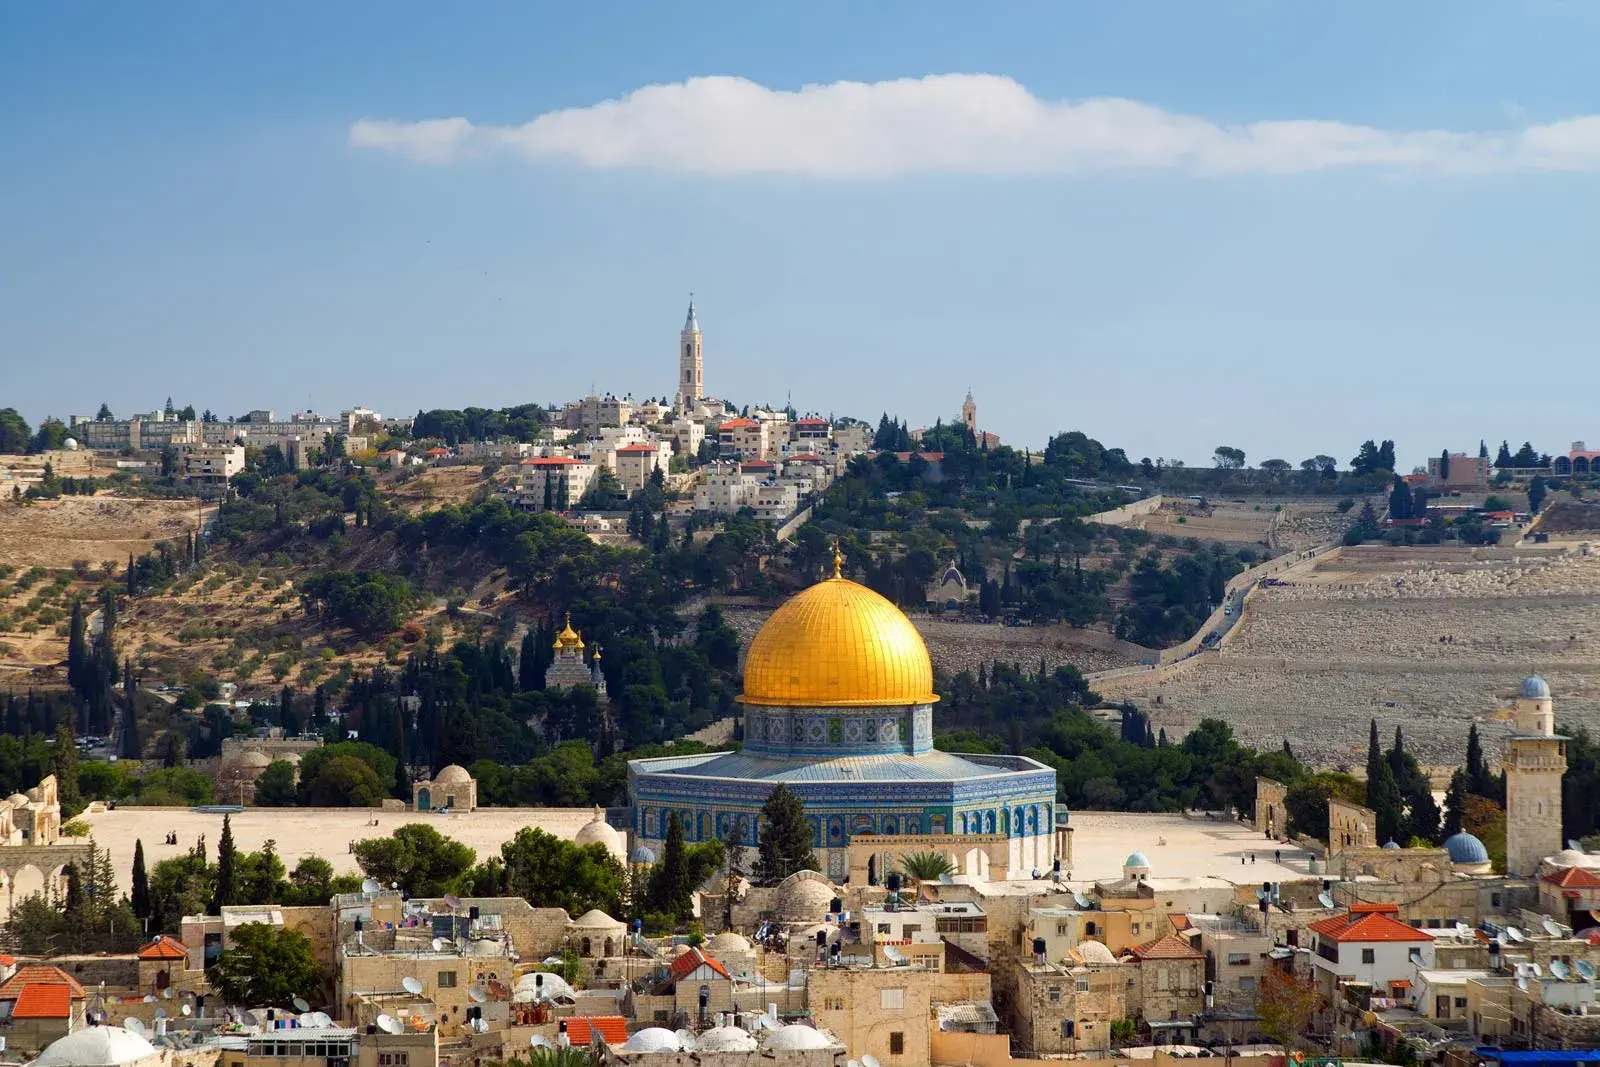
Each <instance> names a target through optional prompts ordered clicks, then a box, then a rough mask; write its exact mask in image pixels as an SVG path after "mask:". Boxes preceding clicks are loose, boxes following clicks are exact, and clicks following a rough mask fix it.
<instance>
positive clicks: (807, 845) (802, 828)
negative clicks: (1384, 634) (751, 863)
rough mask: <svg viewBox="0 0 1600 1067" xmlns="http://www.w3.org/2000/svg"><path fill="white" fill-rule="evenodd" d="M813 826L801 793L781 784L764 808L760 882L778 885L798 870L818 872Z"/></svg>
mask: <svg viewBox="0 0 1600 1067" xmlns="http://www.w3.org/2000/svg"><path fill="white" fill-rule="evenodd" d="M811 841H812V833H811V824H810V823H809V822H807V821H806V809H805V802H804V801H802V800H801V799H800V794H798V793H795V792H793V791H792V790H790V789H789V788H788V787H787V786H784V785H781V784H780V785H778V786H777V787H776V788H774V789H773V790H772V792H771V793H769V794H767V801H766V803H765V804H763V805H762V806H761V836H760V844H759V847H758V848H757V851H756V867H755V877H756V881H757V882H759V883H760V884H762V885H777V884H778V883H779V882H781V881H783V880H784V879H785V878H787V877H789V876H790V875H791V874H793V873H795V872H796V871H814V870H816V869H817V857H816V856H815V855H814V854H813V853H812V851H811Z"/></svg>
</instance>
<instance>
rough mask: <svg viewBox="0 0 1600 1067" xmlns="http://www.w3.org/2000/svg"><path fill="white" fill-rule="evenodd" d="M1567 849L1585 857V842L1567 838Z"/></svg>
mask: <svg viewBox="0 0 1600 1067" xmlns="http://www.w3.org/2000/svg"><path fill="white" fill-rule="evenodd" d="M1567 847H1568V848H1570V849H1571V850H1572V851H1574V852H1576V853H1578V854H1579V855H1580V856H1581V855H1583V842H1582V841H1574V840H1573V839H1572V838H1570V837H1569V838H1567Z"/></svg>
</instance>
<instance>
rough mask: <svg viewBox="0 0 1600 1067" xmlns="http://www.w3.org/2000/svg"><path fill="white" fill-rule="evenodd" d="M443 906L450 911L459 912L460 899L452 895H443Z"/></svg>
mask: <svg viewBox="0 0 1600 1067" xmlns="http://www.w3.org/2000/svg"><path fill="white" fill-rule="evenodd" d="M444 906H445V907H447V908H449V909H450V910H451V911H459V910H460V909H461V898H460V897H458V896H456V895H455V894H454V893H446V894H445V895H444Z"/></svg>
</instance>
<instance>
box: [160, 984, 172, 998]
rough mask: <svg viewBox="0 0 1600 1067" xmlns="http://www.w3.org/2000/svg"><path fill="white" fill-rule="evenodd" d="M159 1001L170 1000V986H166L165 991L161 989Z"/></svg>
mask: <svg viewBox="0 0 1600 1067" xmlns="http://www.w3.org/2000/svg"><path fill="white" fill-rule="evenodd" d="M161 999H162V1000H171V999H172V987H171V986H167V988H165V989H163V990H162V991H161Z"/></svg>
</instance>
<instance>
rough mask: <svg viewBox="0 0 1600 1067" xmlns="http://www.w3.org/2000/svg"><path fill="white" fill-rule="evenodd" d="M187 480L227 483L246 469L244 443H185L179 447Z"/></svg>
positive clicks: (184, 475) (217, 483) (180, 459)
mask: <svg viewBox="0 0 1600 1067" xmlns="http://www.w3.org/2000/svg"><path fill="white" fill-rule="evenodd" d="M179 461H180V463H181V464H182V470H183V477H184V480H185V481H190V482H205V483H210V484H214V485H226V484H227V482H228V479H230V478H232V477H233V476H234V475H235V474H238V473H240V472H241V471H243V470H244V446H243V445H199V444H193V445H183V446H181V448H180V449H179Z"/></svg>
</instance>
